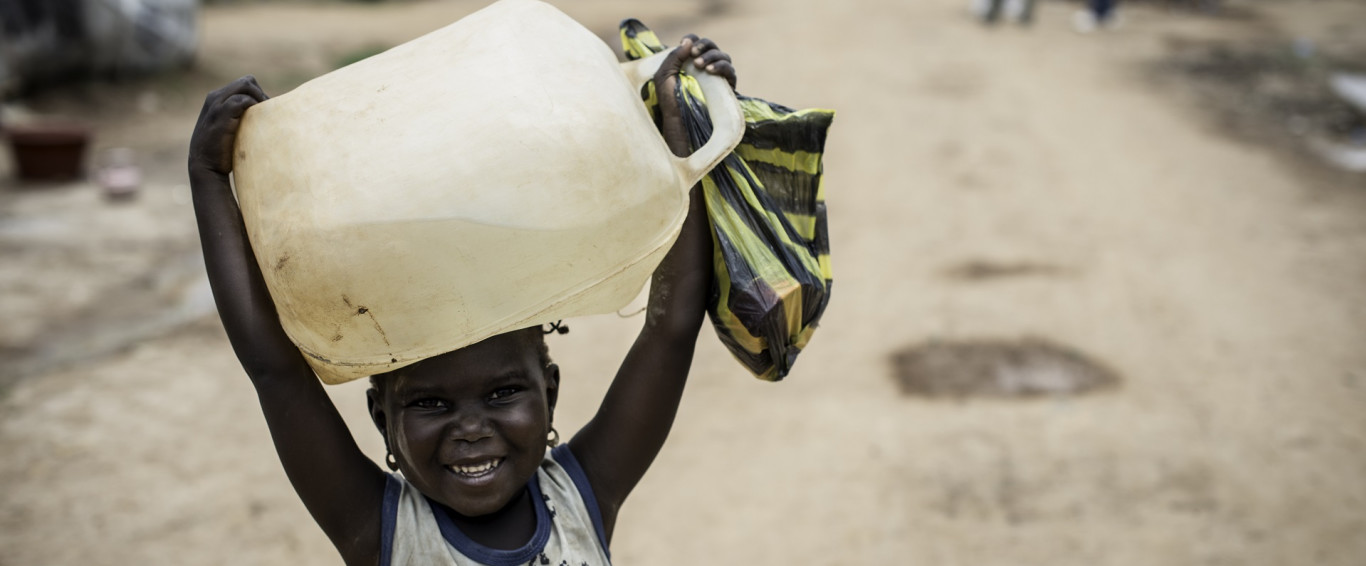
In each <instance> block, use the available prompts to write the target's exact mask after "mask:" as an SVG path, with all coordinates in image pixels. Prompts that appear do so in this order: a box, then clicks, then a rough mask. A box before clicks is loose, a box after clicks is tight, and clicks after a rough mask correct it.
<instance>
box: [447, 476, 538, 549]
mask: <svg viewBox="0 0 1366 566" xmlns="http://www.w3.org/2000/svg"><path fill="white" fill-rule="evenodd" d="M539 478H540V473H539V472H538V473H537V474H536V475H534V476H531V481H528V482H527V484H526V487H527V491H529V492H530V493H528V494H527V495H528V497H530V498H531V506H532V507H534V508H535V509H536V532H535V533H534V534H532V535H531V540H529V541H527V543H526V544H524V545H522V547H521V548H514V549H511V550H501V549H497V548H489V547H487V546H484V545H482V544H479V543H477V542H475V541H474V539H471V538H470V537H469V536H468V535H466V534H465V533H463V532H461V531H460V527H458V526H456V525H455V522H454V521H452V520H451V516H450V510H448V509H446V507H445V506H444V505H442V504H440V503H437V502H435V501H432V500H431V499H427V505H429V506H430V507H431V508H432V514H433V515H435V516H436V525H437V527H439V528H440V529H441V536H442V537H444V538H445V539H446V542H448V543H450V544H451V546H454V547H455V549H456V550H458V551H460V554H463V555H465V556H466V557H467V558H470V559H473V560H474V561H476V562H479V563H480V564H487V565H488V566H521V565H523V564H526V563H528V562H530V561H531V559H533V558H536V557H537V556H539V555H540V554H541V552H543V551H544V550H545V544H546V543H547V542H549V541H550V512H549V511H548V510H546V506H545V499H544V498H542V497H541V486H540V483H539ZM423 497H424V498H426V496H425V495H424V496H423Z"/></svg>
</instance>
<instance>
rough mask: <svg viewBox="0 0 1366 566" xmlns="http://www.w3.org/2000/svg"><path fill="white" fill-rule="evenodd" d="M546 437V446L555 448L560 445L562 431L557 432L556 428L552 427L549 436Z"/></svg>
mask: <svg viewBox="0 0 1366 566" xmlns="http://www.w3.org/2000/svg"><path fill="white" fill-rule="evenodd" d="M546 437H547V438H546V440H545V445H546V446H549V447H551V448H554V447H556V446H559V445H560V431H558V430H555V427H553V426H552V427H550V434H547V435H546Z"/></svg>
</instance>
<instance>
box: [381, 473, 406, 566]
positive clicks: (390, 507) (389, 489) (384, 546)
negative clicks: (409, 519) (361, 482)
mask: <svg viewBox="0 0 1366 566" xmlns="http://www.w3.org/2000/svg"><path fill="white" fill-rule="evenodd" d="M402 495H403V484H402V483H401V482H399V480H398V478H396V477H394V476H393V475H392V474H390V475H388V476H386V477H385V478H384V502H383V503H382V504H381V505H380V519H379V520H380V523H379V524H380V527H379V528H380V531H379V566H389V561H390V555H392V554H393V553H394V528H395V525H396V523H398V499H399V497H401V496H402Z"/></svg>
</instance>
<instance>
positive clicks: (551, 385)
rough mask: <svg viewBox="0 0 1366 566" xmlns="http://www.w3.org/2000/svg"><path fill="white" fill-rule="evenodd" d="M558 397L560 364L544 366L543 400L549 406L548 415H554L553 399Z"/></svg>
mask: <svg viewBox="0 0 1366 566" xmlns="http://www.w3.org/2000/svg"><path fill="white" fill-rule="evenodd" d="M559 398H560V366H558V365H555V364H550V365H548V366H545V400H546V404H547V405H548V406H549V407H550V416H551V417H552V419H553V418H554V416H555V401H556V400H557V399H559Z"/></svg>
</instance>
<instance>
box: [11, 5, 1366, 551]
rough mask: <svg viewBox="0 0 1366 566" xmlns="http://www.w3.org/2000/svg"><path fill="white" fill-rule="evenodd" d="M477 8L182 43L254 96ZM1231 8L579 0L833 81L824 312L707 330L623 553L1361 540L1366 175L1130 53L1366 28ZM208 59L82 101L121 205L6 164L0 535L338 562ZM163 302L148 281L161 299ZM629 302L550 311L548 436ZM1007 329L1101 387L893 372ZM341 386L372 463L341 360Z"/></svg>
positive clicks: (743, 68) (781, 94)
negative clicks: (759, 335)
mask: <svg viewBox="0 0 1366 566" xmlns="http://www.w3.org/2000/svg"><path fill="white" fill-rule="evenodd" d="M476 4H477V3H475V2H463V1H458V2H442V3H413V4H407V3H405V4H396V5H381V6H354V5H353V6H348V7H332V8H329V9H327V10H326V11H322V12H320V11H319V10H320V9H319V8H317V7H288V6H286V7H268V6H246V7H216V8H212V9H208V10H206V12H205V15H204V34H205V39H204V50H203V56H202V58H201V68H202V69H203V71H202V73H201V75H207V76H209V77H210V78H211V79H213V80H217V79H218V78H222V79H223V80H226V78H227V77H230V76H232V75H235V74H239V73H243V72H248V71H253V72H256V73H257V74H258V75H260V76H261V77H262V80H263V83H264V84H265V86H266V88H267V89H268V90H272V91H277V92H278V90H279V88H277V87H274V86H273V85H288V84H291V81H294V82H297V81H298V80H302V78H306V77H307V76H309V75H310V74H315V73H316V72H319V70H320V69H322V68H325V67H326V66H327V65H329V64H330V63H329V62H330V61H332V60H334V58H335V57H337V56H338V54H339V53H344V52H346V51H348V50H354V49H360V48H364V47H365V46H367V45H374V44H393V43H397V42H399V41H402V40H403V39H405V38H408V37H412V36H414V35H416V34H418V33H421V32H422V31H424V30H426V29H431V28H432V27H434V26H436V25H439V24H440V23H442V22H446V21H450V20H453V19H455V18H457V17H459V16H460V15H461V14H463V13H466V12H468V11H469V10H470V9H472V7H474V6H475V5H476ZM565 4H570V3H565ZM718 6H720V5H718ZM1253 8H1256V10H1260V12H1259V13H1261V15H1260V16H1257V17H1255V18H1227V19H1205V18H1195V17H1192V16H1189V15H1185V14H1179V13H1168V12H1164V11H1159V10H1154V9H1149V8H1142V9H1139V8H1135V9H1132V10H1130V11H1128V12H1126V14H1125V16H1126V21H1125V26H1124V27H1123V28H1121V29H1119V30H1117V31H1115V32H1113V33H1108V34H1101V35H1092V36H1083V35H1078V34H1075V33H1073V32H1072V31H1071V29H1070V27H1069V23H1068V20H1069V17H1070V15H1071V10H1072V6H1071V5H1069V4H1060V3H1043V4H1042V5H1041V6H1040V12H1039V14H1038V20H1039V21H1038V23H1037V25H1035V26H1034V27H1033V28H1032V29H1020V28H1015V27H1001V28H997V29H993V30H985V29H983V28H981V27H980V26H978V25H976V24H975V23H974V22H973V21H972V20H970V19H969V18H968V16H967V14H966V10H965V6H964V5H963V3H962V2H959V1H957V0H923V1H917V2H878V1H873V0H850V1H848V2H820V1H801V2H797V1H787V2H779V1H777V0H753V1H747V2H743V3H736V5H732V6H729V8H725V7H724V6H721V8H718V7H717V6H712V7H711V8H708V6H707V5H706V3H665V2H662V1H661V2H640V3H627V2H624V1H622V2H576V3H573V4H572V5H571V9H570V12H571V14H572V15H574V16H575V17H576V18H578V19H580V21H583V22H585V24H586V25H588V26H589V27H590V28H592V29H594V30H595V31H598V32H600V33H602V34H604V35H608V36H610V35H611V33H612V30H613V27H614V25H615V22H616V20H617V19H619V18H621V17H624V16H638V17H640V18H641V19H643V20H644V21H646V23H647V24H651V25H653V26H654V27H655V28H656V29H657V30H658V31H659V32H660V33H661V35H663V36H665V37H670V38H673V37H677V36H678V35H679V34H680V33H682V32H683V31H688V30H696V31H699V32H701V33H703V34H704V35H708V36H711V37H713V38H716V39H717V41H718V42H719V43H720V44H721V45H722V46H724V47H725V48H726V49H727V50H728V51H730V52H731V53H732V54H733V55H734V56H735V59H736V61H737V66H738V68H739V70H740V73H741V79H740V86H741V90H742V91H743V92H745V93H748V94H752V95H755V96H761V97H766V98H770V99H773V100H777V101H780V102H783V103H786V104H788V105H792V106H798V107H805V106H822V107H830V108H835V109H837V110H838V111H839V112H840V114H839V116H838V119H837V121H836V124H835V127H834V129H833V134H832V138H831V140H830V142H829V145H828V154H827V160H826V165H827V171H828V173H827V175H828V176H827V188H828V193H829V206H830V210H831V216H830V218H831V237H832V241H833V247H834V260H835V269H836V278H837V281H838V284H837V286H836V294H835V296H834V300H833V302H832V304H831V307H830V309H829V311H828V313H827V315H826V317H825V320H824V325H823V326H822V328H821V329H820V331H818V333H817V334H816V337H815V339H814V341H813V343H812V345H811V347H810V348H809V350H808V351H806V352H805V353H804V354H803V355H802V358H801V360H800V362H799V364H798V366H797V369H796V371H795V372H794V373H793V374H792V375H791V376H790V377H789V379H788V380H787V381H786V382H784V383H781V384H776V385H775V384H767V383H761V382H758V381H756V380H753V379H751V378H749V377H748V376H747V375H746V374H745V373H744V371H743V370H742V369H741V368H740V366H739V365H738V364H736V363H735V362H734V361H733V360H731V359H730V358H729V356H728V354H727V353H726V352H725V351H724V349H723V348H722V347H721V346H720V344H719V342H718V341H716V340H715V339H714V338H712V337H711V336H710V334H709V333H710V331H706V332H707V333H708V334H707V335H704V337H703V338H702V340H701V347H700V348H699V352H698V360H697V363H696V364H695V371H694V374H693V377H692V381H691V383H690V385H689V390H688V393H687V396H686V398H685V400H684V403H683V406H682V409H681V411H680V414H679V417H678V424H677V426H676V429H675V432H674V434H673V436H672V437H671V439H670V442H669V444H668V446H667V447H666V448H665V450H664V452H663V453H662V454H661V456H660V457H659V459H658V461H657V463H656V464H655V466H654V468H653V469H652V471H651V473H650V475H649V476H647V478H646V479H645V481H644V482H643V483H642V484H641V485H640V487H639V488H638V489H637V491H636V492H635V493H634V494H633V496H632V499H631V501H630V503H629V504H628V505H627V506H626V507H625V509H624V510H623V512H622V515H621V520H620V522H619V526H618V530H617V533H616V536H615V542H614V545H613V549H612V550H613V553H614V557H615V559H616V561H617V562H618V563H620V564H664V565H667V564H697V563H704V564H705V563H720V564H789V563H795V564H863V563H884V564H886V563H902V564H938V565H953V564H973V565H977V566H989V565H996V564H1002V565H1004V564H1012V565H1018V564H1087V565H1093V564H1114V565H1126V564H1132V565H1145V566H1146V565H1150V564H1164V565H1165V564H1171V565H1176V564H1212V565H1213V564H1238V565H1273V564H1275V565H1283V564H1325V565H1359V564H1363V563H1366V534H1363V533H1366V347H1363V344H1366V294H1363V292H1362V288H1363V284H1366V192H1363V190H1362V189H1363V186H1364V185H1366V182H1363V181H1362V179H1361V178H1360V177H1345V176H1341V175H1331V174H1319V173H1318V172H1316V171H1315V170H1314V168H1313V167H1309V166H1306V165H1304V164H1303V163H1301V162H1300V161H1297V160H1296V159H1295V158H1293V157H1285V156H1283V155H1281V154H1280V153H1277V152H1274V151H1272V150H1270V149H1267V148H1265V147H1262V146H1257V145H1251V144H1247V143H1243V142H1239V141H1237V140H1233V139H1230V138H1229V137H1227V136H1226V135H1224V134H1223V133H1222V132H1221V130H1220V129H1219V128H1217V127H1216V126H1215V125H1214V123H1213V121H1212V120H1209V119H1207V118H1208V116H1207V115H1205V114H1204V113H1203V111H1201V110H1198V109H1197V108H1196V107H1194V106H1191V105H1187V104H1184V103H1183V102H1182V98H1181V97H1180V96H1173V95H1172V93H1171V92H1169V88H1170V87H1171V85H1169V84H1163V83H1162V82H1161V81H1154V80H1153V79H1152V77H1151V75H1150V74H1149V73H1148V72H1147V71H1146V70H1145V69H1147V68H1148V67H1149V65H1150V64H1151V63H1153V62H1154V61H1156V60H1159V59H1160V58H1161V57H1163V56H1164V55H1165V54H1166V51H1165V50H1166V49H1167V47H1166V45H1167V43H1168V41H1169V40H1170V39H1171V38H1172V37H1177V36H1180V37H1196V38H1224V39H1229V38H1232V39H1237V38H1240V37H1244V36H1252V35H1257V34H1268V33H1276V32H1277V31H1278V30H1279V27H1280V26H1282V24H1284V25H1293V26H1295V31H1294V33H1307V32H1304V31H1303V30H1304V29H1321V28H1324V27H1325V24H1323V22H1322V21H1320V22H1319V23H1318V27H1317V28H1316V27H1314V25H1313V22H1310V21H1308V20H1311V19H1312V18H1309V17H1308V16H1305V14H1306V13H1307V12H1306V10H1311V9H1312V10H1315V11H1316V12H1314V13H1317V14H1321V16H1320V17H1321V18H1325V19H1330V20H1335V21H1339V22H1341V21H1357V22H1361V21H1366V6H1363V5H1362V4H1361V3H1360V2H1355V3H1352V2H1327V1H1318V2H1284V3H1281V4H1277V5H1264V4H1253V5H1252V7H1250V8H1247V9H1248V10H1253ZM1254 11H1255V10H1254ZM1287 14H1294V17H1290V16H1289V15H1287ZM284 58H290V59H288V61H285V62H281V61H282V60H283V59H284ZM300 77H302V78H300ZM196 80H197V81H199V82H196ZM208 80H209V79H203V78H202V77H201V78H200V79H194V80H191V79H166V80H164V81H162V82H159V83H156V85H155V86H156V88H158V89H160V90H157V91H156V92H160V93H162V94H160V95H158V96H157V97H154V98H155V100H150V101H149V99H148V98H147V97H146V96H143V95H138V93H137V91H136V89H135V88H132V87H129V89H125V90H127V91H128V92H124V94H130V93H131V94H130V96H123V97H113V98H109V99H104V98H98V97H97V98H94V99H92V98H90V97H87V98H86V99H85V106H81V107H83V108H96V110H97V111H95V110H92V111H90V113H91V119H92V120H95V121H96V123H98V124H100V125H102V126H106V127H107V128H108V133H107V134H102V137H101V139H100V141H99V144H100V146H101V147H107V146H112V145H133V146H135V147H137V148H138V149H140V151H141V152H142V155H144V156H145V159H146V166H147V168H148V172H149V181H148V186H147V187H146V190H145V191H144V194H143V195H142V198H140V199H139V200H137V201H135V202H133V203H125V204H123V205H120V206H111V205H107V204H105V203H103V202H102V201H101V200H100V198H99V196H98V194H97V193H95V192H94V189H93V188H92V187H90V186H88V185H84V184H75V185H71V186H63V187H51V188H48V189H46V190H43V191H34V190H20V189H17V188H15V187H13V186H12V183H11V185H7V186H6V187H5V188H6V190H5V191H3V192H0V203H2V204H3V205H4V208H3V214H0V244H3V245H0V253H3V254H4V256H3V257H4V265H7V266H8V267H5V268H3V269H0V283H3V285H4V287H3V291H4V292H3V293H0V307H3V310H5V312H7V313H8V318H9V321H8V322H7V324H6V327H5V328H4V334H0V339H2V340H0V345H3V346H4V348H3V349H0V353H5V355H6V356H7V360H8V361H7V364H6V365H8V366H9V367H8V369H7V372H8V373H7V374H6V375H8V376H9V377H8V378H7V380H6V381H5V383H6V384H7V389H6V391H5V395H4V398H3V400H2V401H0V453H3V454H5V455H6V457H5V458H3V459H0V564H3V565H14V566H19V565H39V564H76V563H80V564H90V565H101V564H111V565H112V564H133V563H142V564H338V563H339V560H338V558H337V556H336V554H335V552H334V551H333V550H332V549H331V548H330V546H329V544H328V542H327V541H326V539H325V538H324V537H323V535H322V534H321V532H320V531H319V530H318V529H317V528H316V527H315V526H314V524H313V523H312V521H311V520H310V518H309V516H308V514H307V513H306V512H305V510H304V509H303V507H302V505H301V504H300V503H299V502H298V500H297V499H296V498H295V496H294V495H293V492H292V491H291V489H290V487H289V485H288V483H287V481H286V480H285V477H284V474H283V473H282V472H281V470H280V467H279V464H278V463H277V460H276V458H275V456H274V453H273V450H272V447H271V444H270V441H269V437H268V435H267V433H266V430H265V427H264V426H263V424H264V423H263V421H262V419H261V416H260V413H259V410H258V408H257V407H256V404H255V399H254V398H253V391H252V389H251V387H250V385H249V383H248V382H247V381H246V379H245V378H244V377H243V376H242V375H241V372H240V369H239V368H238V367H237V365H236V362H235V360H234V358H233V356H232V353H231V351H230V350H229V348H228V345H227V342H226V340H225V339H224V337H223V335H222V333H221V330H220V329H219V328H218V327H217V321H216V320H215V319H214V318H213V317H212V315H211V314H209V315H207V316H205V312H206V311H205V309H206V305H207V304H206V303H205V302H204V295H203V288H202V285H201V284H200V283H199V279H198V272H197V271H196V269H197V268H196V267H195V266H196V265H197V264H196V263H195V262H196V261H197V258H196V257H195V255H194V253H195V252H194V248H195V246H196V243H195V241H194V236H193V233H194V232H193V219H192V217H191V212H190V210H189V207H188V206H187V200H186V198H185V196H186V195H185V187H184V180H183V178H182V177H183V174H182V173H180V169H179V168H180V167H181V163H182V161H181V160H183V151H184V150H183V148H184V144H185V142H186V140H187V138H188V134H189V131H190V127H191V125H192V121H193V117H194V114H195V112H196V111H197V106H198V100H199V99H200V98H201V97H202V94H199V93H202V92H204V90H206V89H207V88H208V87H207V85H206V84H202V83H204V82H205V81H208ZM210 84H211V83H210ZM280 88H283V87H280ZM120 92H122V91H120ZM79 98H80V97H77V102H80V100H79ZM130 100H131V101H132V102H126V103H122V102H116V101H130ZM111 101H113V102H111ZM53 104H56V105H57V106H60V104H57V103H53ZM120 104H123V105H122V106H121V105H120ZM148 107H151V108H148ZM137 108H142V109H143V110H141V111H146V112H145V113H144V114H139V113H138V112H141V111H140V110H138V109H137ZM35 226H36V227H35ZM120 253H122V254H124V255H119V254H120ZM185 265H189V266H190V267H177V266H185ZM965 265H988V266H992V265H995V266H1007V267H1008V266H1035V267H1039V268H1038V269H1014V268H1007V269H998V270H992V269H987V270H985V272H986V273H998V274H1000V276H981V277H966V276H964V275H963V274H964V273H972V272H974V270H971V269H969V270H964V269H963V268H962V267H963V266H965ZM977 271H981V270H977ZM148 273H153V274H154V275H148ZM147 297H154V298H157V300H160V301H161V303H159V304H163V305H169V306H165V307H164V308H162V309H161V310H158V311H157V312H158V313H159V314H157V315H155V316H149V315H147V314H146V309H143V308H140V307H139V306H138V305H140V304H141V303H138V302H137V301H139V300H152V299H148V298H147ZM111 303H112V304H122V305H124V307H123V308H124V310H123V311H120V310H118V309H114V308H113V307H110V306H109V305H110V304H111ZM127 311H131V314H130V312H127ZM167 313H169V314H167ZM186 321H190V322H188V323H186ZM639 323H640V321H639V319H634V320H620V319H618V318H616V317H615V316H606V317H596V318H589V319H584V320H576V321H573V322H572V323H571V326H572V328H573V331H572V332H571V333H570V334H568V335H566V336H557V337H553V338H551V349H552V352H553V354H554V356H555V357H556V358H557V360H558V361H559V362H560V364H561V365H562V367H563V368H564V375H565V377H564V387H563V393H562V395H561V406H560V408H559V411H558V414H557V423H559V427H560V430H561V431H562V432H565V433H568V432H569V431H572V430H574V429H576V428H577V426H579V425H580V424H581V423H583V422H584V421H585V420H586V418H587V417H588V415H589V414H590V412H591V411H592V410H593V409H594V408H595V407H596V403H597V401H598V400H599V399H600V398H601V395H602V393H603V392H604V391H605V389H606V387H607V385H608V380H609V379H610V376H611V375H612V372H613V370H614V369H615V367H616V364H617V363H618V362H619V361H620V359H621V358H622V356H623V354H624V352H625V351H626V349H627V347H628V346H629V344H630V341H631V340H632V338H633V337H634V334H635V332H636V330H637V328H638V326H639ZM110 336H114V337H115V338H109V337H110ZM1025 336H1032V337H1040V338H1046V339H1049V340H1052V341H1054V342H1058V343H1062V344H1067V345H1070V346H1072V347H1075V348H1077V349H1079V350H1082V351H1084V352H1087V353H1089V354H1090V355H1092V356H1094V357H1095V358H1097V359H1099V360H1102V361H1103V362H1104V363H1106V364H1107V365H1109V366H1110V367H1112V368H1113V369H1114V370H1115V371H1116V372H1117V373H1118V374H1119V375H1120V378H1121V380H1122V382H1121V383H1120V385H1119V386H1118V387H1116V388H1112V389H1110V390H1107V391H1104V392H1101V393H1096V394H1091V395H1086V396H1078V397H1060V398H1042V399H1030V400H967V401H960V402H951V401H930V400H923V399H916V398H910V397H905V396H902V395H900V394H899V393H898V388H897V386H896V383H895V382H894V380H893V379H892V375H891V374H892V370H891V364H890V363H889V356H891V355H892V353H893V352H895V351H897V350H899V349H901V348H904V347H906V346H910V345H915V344H920V343H923V342H925V341H927V340H954V339H991V338H1005V339H1010V338H1017V337H1025ZM118 337H122V338H123V341H124V342H127V341H128V340H129V337H132V339H133V340H135V341H136V344H135V345H133V346H132V347H130V348H120V345H121V344H122V343H120V342H119V340H117V339H116V338H118ZM53 344H55V345H56V346H53ZM110 352H112V354H111V353H110ZM100 354H108V355H100ZM16 368H20V369H16ZM331 392H332V393H333V394H334V398H335V400H336V401H337V403H338V404H339V406H340V407H341V408H342V411H343V413H344V415H345V417H346V418H347V419H348V422H349V423H350V424H351V425H352V427H353V429H354V431H355V434H356V436H357V439H358V441H359V442H360V443H361V444H362V446H363V447H364V448H365V449H366V450H367V452H368V453H369V454H371V455H372V456H374V457H376V459H378V458H379V457H380V456H382V450H381V445H380V444H379V436H378V434H376V433H375V432H374V430H373V427H372V426H371V425H370V424H369V422H368V419H367V417H366V415H365V413H364V410H363V409H364V401H363V385H360V384H354V385H347V386H341V387H336V388H332V389H331Z"/></svg>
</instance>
